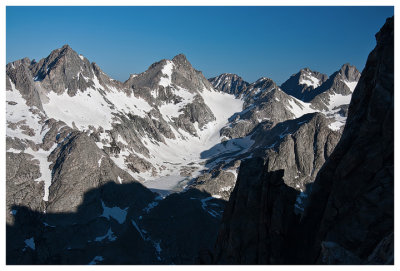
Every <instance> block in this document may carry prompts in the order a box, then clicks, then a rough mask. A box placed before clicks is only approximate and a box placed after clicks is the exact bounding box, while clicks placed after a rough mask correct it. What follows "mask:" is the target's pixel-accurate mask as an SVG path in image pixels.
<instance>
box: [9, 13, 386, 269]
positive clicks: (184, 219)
mask: <svg viewBox="0 0 400 271" xmlns="http://www.w3.org/2000/svg"><path fill="white" fill-rule="evenodd" d="M388 24H389V26H386V25H388ZM386 25H385V26H386V28H390V20H389V19H388V22H387V24H386ZM385 26H384V28H383V30H381V32H382V31H386V32H387V31H390V30H387V29H386V28H385ZM386 32H382V33H383V34H380V36H378V38H377V40H378V45H377V48H378V49H375V51H377V52H376V53H374V52H373V53H371V54H372V57H371V56H370V58H373V57H375V58H378V59H384V60H386V59H388V58H390V56H387V55H382V54H383V53H380V51H379V50H384V51H385V52H386V50H388V49H386V48H385V46H386V43H385V42H387V43H389V45H390V41H386V40H388V39H390V34H387V33H386ZM388 36H389V37H388ZM382 44H383V45H382ZM379 46H381V47H379ZM379 48H383V49H379ZM389 51H390V50H389ZM389 53H390V52H389ZM374 61H375V62H376V60H374ZM370 62H372V60H371V61H370V60H369V62H367V66H366V68H365V69H364V73H367V72H366V70H367V71H369V70H368V69H367V68H369V66H368V65H370V66H371V67H370V68H369V69H373V70H376V69H378V68H376V67H374V66H373V65H375V66H376V65H383V64H380V62H379V63H378V64H376V63H375V62H374V63H372V64H371V63H370ZM369 63H370V64H369ZM387 65H389V66H390V63H389V64H387ZM385 67H386V66H385ZM364 73H363V74H360V73H359V71H358V70H357V69H356V67H354V66H352V65H350V64H344V65H343V66H341V67H338V70H337V71H336V72H334V73H333V74H332V75H330V76H327V75H325V74H321V73H319V72H316V71H312V70H310V69H309V68H304V69H301V70H300V71H299V72H298V73H296V74H293V75H292V76H291V77H290V78H289V79H288V80H287V81H286V82H284V83H283V84H282V85H281V86H278V85H277V84H276V83H275V82H274V81H273V80H272V79H270V78H266V77H262V78H260V79H258V80H257V81H255V82H252V83H249V82H246V81H244V80H243V79H242V78H241V77H240V76H238V75H235V74H221V75H219V76H217V77H214V78H210V79H206V78H205V77H204V76H203V74H202V73H201V72H200V71H198V70H196V69H195V68H193V66H192V65H191V63H190V62H189V61H188V59H187V58H186V57H185V56H184V55H183V54H179V55H177V56H175V57H174V58H173V59H171V60H167V59H163V60H161V61H159V62H156V63H154V64H152V65H150V66H149V68H148V69H147V70H146V71H144V72H143V73H140V74H133V75H131V76H130V77H129V78H128V79H127V80H126V81H125V82H120V81H117V80H114V79H112V78H111V77H109V76H108V75H107V74H105V73H104V72H103V71H102V70H101V68H100V67H99V66H98V65H97V64H96V63H94V62H90V61H89V60H88V59H87V58H86V57H84V56H83V55H80V54H78V53H77V52H75V51H74V50H73V49H72V48H71V47H70V46H68V45H64V46H63V47H62V48H59V49H56V50H54V51H52V52H51V53H50V54H49V56H47V57H46V58H43V59H41V60H40V61H38V62H37V61H35V60H30V59H28V58H24V59H21V60H17V61H14V62H10V63H8V64H7V65H6V127H7V128H6V151H7V155H6V208H7V212H6V222H7V246H6V247H7V264H193V263H209V264H210V263H247V264H249V263H251V264H253V263H272V264H276V263H278V264H279V263H288V262H290V261H292V262H293V263H298V262H301V261H304V262H305V263H310V262H313V260H312V259H314V258H313V256H314V254H315V253H317V252H314V251H312V252H310V254H309V255H308V254H307V255H306V256H304V257H302V258H301V259H298V257H299V256H298V255H297V254H296V255H292V254H290V260H288V259H287V258H285V257H289V256H286V255H285V257H283V256H282V257H281V256H276V255H273V256H267V257H263V260H260V259H261V258H254V257H253V256H250V255H252V253H253V252H257V253H256V254H257V255H260V253H261V254H262V255H264V254H265V253H266V252H265V250H267V251H269V250H268V249H267V248H263V249H264V250H262V251H259V250H258V249H256V248H255V247H257V245H254V244H255V243H254V242H253V241H254V238H256V237H254V235H259V234H262V235H263V236H264V237H265V238H267V239H268V238H272V239H271V240H273V241H271V244H276V245H277V246H276V251H277V252H276V253H278V254H279V253H281V252H280V250H279V249H280V248H282V247H285V246H286V245H287V241H286V239H285V237H276V236H272V237H271V236H269V235H268V233H266V232H265V231H264V230H257V229H256V228H257V226H256V225H255V224H254V225H253V224H252V223H253V222H254V221H257V219H258V218H255V217H254V216H258V215H259V214H260V212H263V210H264V211H265V210H268V211H269V212H270V213H272V215H273V216H274V217H273V218H272V217H264V216H265V214H263V219H267V220H271V219H272V220H274V219H277V220H276V221H277V222H276V223H277V224H273V226H274V227H278V224H279V225H280V226H279V227H281V228H279V231H281V230H282V229H286V230H285V233H288V235H290V234H294V231H292V230H288V229H287V228H288V227H289V226H288V225H289V224H290V223H293V225H299V228H301V230H303V231H304V227H305V226H304V225H308V224H304V225H303V224H302V223H303V221H304V223H312V222H307V221H315V220H316V219H318V221H325V220H328V219H329V218H326V217H325V216H321V215H319V216H318V215H316V214H314V213H312V212H311V211H309V210H311V209H310V208H311V207H308V206H309V205H310V204H311V203H310V204H309V201H311V202H312V206H313V207H312V208H322V205H321V207H315V206H318V200H317V198H318V197H322V195H325V194H327V195H326V196H327V197H328V196H329V195H328V194H329V193H330V190H329V189H328V190H327V189H326V188H320V187H321V184H320V183H321V182H322V181H320V179H321V178H322V177H321V176H324V175H323V174H324V173H321V172H323V171H324V170H325V171H327V168H329V165H330V164H329V163H331V164H332V163H334V162H332V161H335V159H336V160H338V159H339V160H340V158H338V157H339V156H340V155H343V154H342V153H343V151H342V152H340V150H338V147H337V146H342V145H343V144H345V143H343V142H344V141H345V139H343V138H350V139H348V141H346V142H347V143H346V144H347V145H349V144H350V145H351V143H350V142H351V140H353V138H354V136H353V135H350V134H351V133H350V132H346V131H349V130H351V131H353V132H352V133H355V131H354V129H356V128H351V127H350V128H349V124H348V122H347V123H346V120H347V119H348V116H349V118H350V119H351V120H352V122H355V123H358V122H359V123H358V124H357V125H361V124H362V121H357V120H356V119H357V117H355V116H357V114H358V111H357V110H358V109H355V108H359V107H361V106H360V105H358V104H357V103H366V102H365V99H366V98H363V97H364V96H363V95H366V94H358V95H356V93H357V91H358V93H364V92H365V90H363V89H365V88H367V89H369V87H368V86H369V85H368V84H369V82H377V81H379V78H380V76H381V75H380V74H379V75H375V74H373V75H371V74H372V73H373V72H372V71H369V72H368V74H366V75H364ZM383 74H384V75H382V76H388V77H389V79H390V70H389V71H387V72H383ZM392 74H393V73H392ZM360 82H362V84H361V83H360ZM360 84H361V86H360ZM382 84H383V83H382ZM383 88H385V89H390V86H386V85H383ZM392 88H393V84H392ZM353 93H354V95H353ZM392 95H393V89H392ZM354 96H355V97H356V98H357V100H355V98H352V97H354ZM368 97H369V96H368ZM387 101H390V99H387V97H386V96H385V99H384V102H387ZM392 101H393V100H392ZM382 103H383V101H382ZM378 104H379V103H378ZM349 105H350V107H349ZM368 106H370V107H371V108H372V109H371V110H372V111H373V110H374V108H373V107H372V105H370V104H365V105H364V107H363V108H364V109H363V110H365V108H366V107H368ZM380 106H382V105H380ZM359 110H361V109H359ZM351 114H353V115H351ZM379 116H380V115H379ZM377 121H378V120H377ZM388 121H389V123H388V124H387V125H389V126H390V124H393V123H390V118H389V120H388ZM374 123H375V122H374ZM354 125H355V124H354ZM362 127H364V128H363V129H364V130H360V133H361V134H360V135H359V137H360V138H361V139H360V140H361V141H360V142H361V143H360V144H366V143H365V142H364V141H362V131H365V129H367V128H365V127H367V126H362ZM360 129H361V128H360ZM389 131H390V129H389ZM343 133H344V134H345V135H346V137H345V135H343V136H342V134H343ZM366 133H367V132H366ZM367 137H368V136H367V135H366V136H365V138H367ZM376 137H378V136H376ZM376 137H375V138H376ZM388 142H390V135H389V139H388ZM392 144H393V141H392ZM346 148H347V149H348V147H346ZM388 148H389V149H390V144H389V145H388ZM376 152H379V150H376ZM337 153H340V154H337ZM389 154H390V153H389ZM333 155H335V156H334V158H330V157H332V156H333ZM357 155H358V156H357ZM357 155H355V154H352V157H356V158H357V157H359V156H360V155H361V153H359V154H357ZM363 155H365V154H363ZM356 158H354V159H356ZM349 159H350V160H349ZM357 159H358V158H357ZM388 159H389V160H390V157H389V158H388ZM348 160H349V161H348V162H349V164H352V163H353V164H357V163H356V162H354V161H352V160H351V158H348ZM389 160H388V161H389ZM385 161H386V160H385ZM389 163H390V161H389ZM342 167H345V166H342ZM370 169H371V170H372V167H370ZM340 172H347V169H343V168H342V169H340ZM325 174H326V175H329V174H328V173H325ZM331 175H332V176H337V174H336V175H335V174H331ZM329 176H330V175H329ZM352 178H354V179H356V177H352ZM389 179H390V178H389ZM314 182H318V183H317V185H316V187H317V188H316V189H311V188H312V187H314ZM341 182H343V180H341ZM264 184H266V185H267V188H265V187H264V186H263V185H264ZM360 185H361V184H360ZM322 186H323V185H322ZM265 189H267V190H265ZM338 189H339V188H338ZM314 190H315V191H318V190H322V192H320V193H319V195H314V194H315V193H314V194H313V193H312V191H314ZM260 191H266V192H265V193H267V194H268V196H267V200H268V204H267V207H265V208H267V209H265V208H264V207H262V208H261V206H264V205H265V204H266V203H265V202H264V201H263V200H264V199H265V196H264V194H263V196H262V197H261V198H260V195H259V192H260ZM263 193H264V192H263ZM331 193H334V192H331ZM324 199H325V198H323V199H319V201H321V202H323V201H324ZM270 204H272V205H271V206H273V207H271V206H270ZM389 205H390V204H389ZM275 206H276V208H275ZM385 206H386V205H385ZM260 208H261V209H262V210H260ZM263 208H264V209H263ZM271 208H272V209H271ZM385 208H386V207H385ZM249 209H250V210H252V211H250V212H248V211H246V210H249ZM346 210H347V209H346ZM310 212H311V213H310ZM267 213H268V212H267ZM283 213H284V214H285V218H282V217H281V216H282V214H283ZM289 213H290V214H289ZM316 213H318V214H320V213H321V210H317V211H316ZM245 214H246V215H245ZM314 215H316V216H318V218H313V216H314ZM300 217H304V220H301V221H302V222H300V220H299V218H300ZM324 219H325V220H324ZM252 221H253V222H252ZM274 221H275V220H274ZM271 223H272V222H271ZM274 223H275V222H274ZM371 223H372V222H371ZM323 230H324V234H325V232H326V231H325V228H324V229H323ZM389 230H390V229H389ZM383 231H385V233H387V227H386V228H385V230H383ZM268 232H271V233H274V232H276V229H275V228H272V229H268ZM274 234H275V233H274ZM301 234H303V235H304V236H306V235H307V234H306V233H304V232H301ZM378 235H379V236H378ZM378 235H377V236H376V238H381V234H380V233H379V234H378ZM235 236H236V237H235ZM238 236H240V237H238ZM246 238H249V239H246ZM276 238H278V239H279V238H282V239H283V241H276ZM318 238H320V237H318ZM256 239H257V238H256ZM322 239H323V238H322ZM322 239H321V240H322ZM215 240H217V243H215ZM262 240H263V242H265V240H266V239H262ZM268 240H269V239H268ZM315 240H316V239H315V238H314V239H312V241H311V239H307V240H305V241H304V242H306V241H307V242H309V244H312V245H314V243H312V242H313V241H315ZM318 240H319V241H318V242H319V243H321V242H322V241H321V240H320V239H318ZM268 242H269V241H268ZM299 242H300V241H299ZM315 242H317V241H315ZM319 243H318V244H319ZM245 244H249V245H250V246H249V247H251V249H250V250H246V252H241V251H240V249H242V248H246V246H247V245H245ZM253 245H254V249H255V250H254V251H253V247H252V246H253ZM296 245H297V246H298V247H300V246H301V244H300V243H299V244H296ZM342 246H343V244H342ZM258 247H259V246H258ZM259 249H261V248H259ZM270 249H271V250H275V247H271V248H270ZM371 249H372V250H373V249H375V247H372V245H370V246H369V247H368V249H367V250H366V251H363V252H362V253H363V254H362V255H361V256H360V255H357V256H354V259H355V258H357V259H359V260H360V262H361V259H362V258H363V257H364V256H365V255H366V254H368V253H370V252H371ZM263 253H264V254H263ZM313 253H314V254H313ZM239 254H240V255H242V256H241V257H238V255H239ZM272 254H273V253H272ZM272 254H271V255H272ZM294 254H295V253H294ZM267 255H270V254H268V253H267ZM310 255H311V256H310ZM368 255H369V254H368ZM243 257H244V258H243ZM252 257H253V258H252ZM314 257H315V256H314ZM324 257H325V256H324ZM235 259H237V260H238V261H236V260H235ZM268 259H269V260H268ZM324 259H325V258H324ZM329 259H330V258H329ZM352 259H353V258H352ZM321 261H322V262H324V261H323V260H321ZM327 262H328V263H332V262H330V260H329V261H325V262H324V263H327ZM370 262H371V263H374V261H372V260H371V261H370ZM313 263H314V262H313ZM342 263H346V260H342ZM352 263H353V262H352Z"/></svg>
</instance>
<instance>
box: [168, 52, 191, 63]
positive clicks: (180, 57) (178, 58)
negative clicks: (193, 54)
mask: <svg viewBox="0 0 400 271" xmlns="http://www.w3.org/2000/svg"><path fill="white" fill-rule="evenodd" d="M172 61H173V62H174V63H185V62H188V60H187V58H186V56H185V55H184V54H182V53H181V54H178V55H176V56H174V58H173V59H172Z"/></svg>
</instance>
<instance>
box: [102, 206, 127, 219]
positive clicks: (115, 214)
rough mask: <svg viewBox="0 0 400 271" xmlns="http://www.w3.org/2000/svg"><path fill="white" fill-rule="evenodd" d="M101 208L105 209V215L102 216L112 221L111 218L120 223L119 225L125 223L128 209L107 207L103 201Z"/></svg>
mask: <svg viewBox="0 0 400 271" xmlns="http://www.w3.org/2000/svg"><path fill="white" fill-rule="evenodd" d="M101 206H102V207H103V214H102V215H101V216H103V217H105V218H107V219H108V220H110V217H112V218H114V219H115V220H116V221H118V223H119V224H122V223H124V222H125V219H126V215H127V214H128V211H127V210H128V207H126V208H125V209H121V208H119V207H111V208H110V207H107V206H106V205H105V204H104V202H103V201H101Z"/></svg>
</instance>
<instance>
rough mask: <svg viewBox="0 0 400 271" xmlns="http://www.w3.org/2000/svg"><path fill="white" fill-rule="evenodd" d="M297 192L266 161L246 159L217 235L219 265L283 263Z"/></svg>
mask: <svg viewBox="0 0 400 271" xmlns="http://www.w3.org/2000/svg"><path fill="white" fill-rule="evenodd" d="M297 193H298V192H297V191H296V190H294V189H293V188H290V187H288V186H287V185H285V184H284V182H283V170H279V171H269V170H268V166H267V163H266V161H265V160H263V159H261V158H254V159H250V160H248V161H246V162H243V163H242V165H241V168H240V171H239V176H238V181H237V185H236V186H235V188H234V190H233V192H232V194H231V198H230V200H229V204H228V206H227V207H226V209H225V211H224V216H223V219H222V223H221V227H220V232H219V235H218V238H217V244H216V251H217V253H216V254H215V261H216V263H218V264H283V263H284V261H283V258H282V254H283V249H284V247H285V243H284V242H285V240H286V235H287V234H288V230H289V229H290V226H291V224H292V220H294V218H295V214H294V212H293V206H294V203H295V201H296V195H297Z"/></svg>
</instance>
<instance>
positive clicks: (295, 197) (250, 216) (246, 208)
mask: <svg viewBox="0 0 400 271" xmlns="http://www.w3.org/2000/svg"><path fill="white" fill-rule="evenodd" d="M393 29H394V25H393V18H389V19H387V21H386V24H385V25H384V26H383V27H382V29H381V30H380V32H379V33H378V34H377V35H376V40H377V45H376V48H375V49H374V50H373V51H372V52H371V53H370V55H369V57H368V60H367V63H366V66H365V68H364V70H363V72H362V74H361V77H360V80H359V83H358V85H357V87H356V88H355V90H354V94H353V98H352V100H351V103H350V106H349V113H348V114H349V115H348V120H347V123H346V126H345V128H344V131H343V135H342V137H341V139H340V141H339V143H338V144H337V146H336V148H335V149H334V150H333V152H332V154H331V155H330V156H329V158H327V159H326V162H325V163H324V165H323V166H322V168H321V169H320V170H319V172H318V174H317V175H316V178H315V182H314V183H313V184H309V185H306V187H305V190H304V191H302V192H301V193H299V192H298V191H295V190H293V189H292V188H291V187H290V186H289V185H287V184H285V182H284V180H283V175H284V172H283V171H276V170H274V169H270V168H269V166H268V164H269V163H270V158H269V157H266V158H265V157H264V158H252V159H249V160H247V161H246V162H243V163H242V164H241V166H240V170H239V175H238V180H237V183H236V186H235V188H234V190H233V192H232V194H231V197H230V199H229V202H228V205H227V207H226V210H225V212H224V216H223V219H222V224H221V227H220V232H219V235H218V239H217V242H216V246H215V253H214V254H213V257H210V259H212V260H210V261H211V262H213V263H217V264H260V263H263V264H393V261H394V254H393V246H394V239H393V232H394V220H393V217H394V194H393V193H394V191H393V188H394V99H393V98H394V96H393V94H394V72H393V70H394V39H393V37H394V30H393ZM339 74H342V76H349V74H353V76H355V77H357V75H356V74H355V75H354V73H352V72H351V70H349V69H347V68H342V69H341V71H340V72H339ZM328 81H329V79H328ZM328 81H326V82H325V83H327V82H328ZM325 83H324V84H325ZM302 209H304V212H299V210H302Z"/></svg>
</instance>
